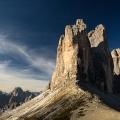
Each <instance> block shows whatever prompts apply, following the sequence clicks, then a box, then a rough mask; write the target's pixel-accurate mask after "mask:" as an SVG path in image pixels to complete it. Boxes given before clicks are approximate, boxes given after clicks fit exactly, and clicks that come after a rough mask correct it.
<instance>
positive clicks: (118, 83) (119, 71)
mask: <svg viewBox="0 0 120 120" xmlns="http://www.w3.org/2000/svg"><path fill="white" fill-rule="evenodd" d="M111 55H112V58H113V63H114V85H115V86H114V89H115V91H116V92H119V93H120V48H118V49H115V50H113V51H112V52H111Z"/></svg>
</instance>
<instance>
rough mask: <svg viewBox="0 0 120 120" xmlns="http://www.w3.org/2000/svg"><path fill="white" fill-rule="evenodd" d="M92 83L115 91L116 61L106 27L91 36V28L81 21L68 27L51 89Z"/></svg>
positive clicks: (103, 88)
mask: <svg viewBox="0 0 120 120" xmlns="http://www.w3.org/2000/svg"><path fill="white" fill-rule="evenodd" d="M85 81H88V82H90V83H93V84H94V85H96V86H97V87H98V89H100V90H102V91H104V92H105V91H109V92H112V89H113V61H112V57H111V53H110V51H109V47H108V40H107V33H106V30H105V28H104V26H103V25H98V26H97V27H96V28H95V30H92V31H91V32H89V33H87V26H86V24H85V23H84V22H83V20H81V19H78V20H77V21H76V24H75V25H68V26H66V27H65V34H64V35H62V36H61V37H60V40H59V44H58V48H57V60H56V69H55V71H54V73H53V76H52V80H51V81H50V83H49V85H48V86H47V89H48V88H49V89H55V88H59V87H62V86H64V85H66V84H68V85H69V84H73V85H78V86H80V85H81V83H84V82H85Z"/></svg>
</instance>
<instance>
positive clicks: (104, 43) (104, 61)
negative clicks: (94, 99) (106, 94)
mask: <svg viewBox="0 0 120 120" xmlns="http://www.w3.org/2000/svg"><path fill="white" fill-rule="evenodd" d="M88 38H89V40H90V44H91V51H92V55H93V67H94V69H95V73H94V76H95V81H94V80H93V82H95V83H96V85H97V86H98V87H99V86H100V85H102V84H103V85H104V88H105V89H106V88H107V89H108V91H110V92H112V89H113V61H112V57H111V53H110V51H109V46H108V39H107V33H106V30H105V27H104V26H103V25H101V24H100V25H98V26H97V27H96V28H95V30H93V31H91V32H89V33H88Z"/></svg>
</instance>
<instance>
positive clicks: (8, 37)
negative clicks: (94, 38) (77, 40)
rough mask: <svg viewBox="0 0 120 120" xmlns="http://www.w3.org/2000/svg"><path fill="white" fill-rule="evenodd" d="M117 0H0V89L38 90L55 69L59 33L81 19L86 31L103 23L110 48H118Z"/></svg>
mask: <svg viewBox="0 0 120 120" xmlns="http://www.w3.org/2000/svg"><path fill="white" fill-rule="evenodd" d="M119 6H120V2H119V1H118V0H100V1H99V0H86V1H85V0H1V1H0V89H1V90H2V91H6V92H9V91H11V90H12V89H13V88H14V87H17V86H20V87H22V88H23V89H24V90H27V89H28V90H31V91H40V90H43V89H44V88H45V86H46V85H47V84H48V82H49V81H50V80H51V77H52V73H53V71H54V69H55V58H56V49H57V44H58V40H59V37H60V35H62V34H64V28H65V26H66V25H68V24H75V22H76V19H78V18H81V19H83V20H84V22H85V23H86V24H87V27H88V31H90V30H93V29H94V28H95V27H96V26H97V25H98V24H103V25H104V26H105V27H106V29H107V32H108V41H109V46H110V50H112V49H115V48H119V47H120V34H119V31H120V8H119Z"/></svg>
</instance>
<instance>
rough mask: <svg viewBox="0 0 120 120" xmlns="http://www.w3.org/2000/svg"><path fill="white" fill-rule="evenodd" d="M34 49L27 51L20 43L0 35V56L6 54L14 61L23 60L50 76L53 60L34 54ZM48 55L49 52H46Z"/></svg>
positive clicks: (53, 65) (53, 66)
mask: <svg viewBox="0 0 120 120" xmlns="http://www.w3.org/2000/svg"><path fill="white" fill-rule="evenodd" d="M34 51H35V50H34V49H29V48H28V47H27V46H26V45H24V44H21V43H19V44H18V43H14V42H12V41H10V40H7V37H6V36H3V35H0V54H7V55H10V56H12V57H14V58H16V59H20V60H24V62H26V63H27V64H28V65H29V66H31V67H34V68H36V69H38V70H40V71H43V72H45V73H46V74H48V75H51V74H52V72H53V70H54V68H55V60H54V59H52V58H48V57H47V55H46V56H44V53H43V51H39V52H42V54H39V53H35V52H34ZM47 52H48V54H49V51H47Z"/></svg>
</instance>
